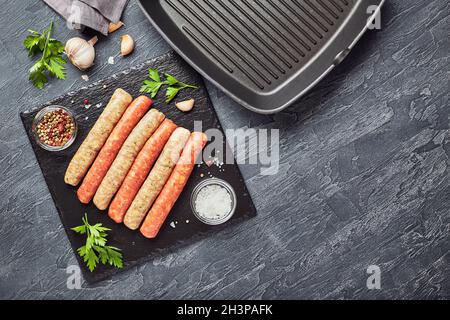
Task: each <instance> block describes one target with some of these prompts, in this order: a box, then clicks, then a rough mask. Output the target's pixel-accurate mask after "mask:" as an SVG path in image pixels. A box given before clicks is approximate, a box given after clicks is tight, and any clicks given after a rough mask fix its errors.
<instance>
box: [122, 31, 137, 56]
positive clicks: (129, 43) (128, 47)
mask: <svg viewBox="0 0 450 320" xmlns="http://www.w3.org/2000/svg"><path fill="white" fill-rule="evenodd" d="M121 40H122V42H121V44H120V53H121V54H122V56H127V55H129V54H130V53H131V52H133V50H134V40H133V38H132V37H131V36H130V35H129V34H126V35H123V36H122V37H121Z"/></svg>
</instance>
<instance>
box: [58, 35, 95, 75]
mask: <svg viewBox="0 0 450 320" xmlns="http://www.w3.org/2000/svg"><path fill="white" fill-rule="evenodd" d="M97 41H98V38H97V37H94V38H92V39H91V40H89V41H86V40H84V39H82V38H79V37H75V38H72V39H69V40H68V41H67V43H66V47H65V49H64V51H65V52H66V54H67V57H68V58H69V60H70V62H72V64H73V65H74V66H75V67H77V68H78V69H80V70H86V69H88V68H89V67H91V66H92V64H93V63H94V59H95V49H94V44H95V43H96V42H97Z"/></svg>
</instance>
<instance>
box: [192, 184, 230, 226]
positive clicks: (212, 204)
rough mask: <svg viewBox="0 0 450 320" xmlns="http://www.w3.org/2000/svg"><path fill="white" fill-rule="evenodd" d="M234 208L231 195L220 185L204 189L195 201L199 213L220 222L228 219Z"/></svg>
mask: <svg viewBox="0 0 450 320" xmlns="http://www.w3.org/2000/svg"><path fill="white" fill-rule="evenodd" d="M231 206H232V199H231V196H230V193H229V192H228V191H227V189H225V188H224V187H222V186H220V185H216V184H213V185H209V186H206V187H203V188H202V189H201V190H200V191H199V193H198V195H197V198H196V199H195V210H196V211H197V213H198V214H199V215H200V216H202V217H204V218H206V219H209V220H219V219H222V218H224V217H226V216H227V215H228V214H229V213H230V211H231Z"/></svg>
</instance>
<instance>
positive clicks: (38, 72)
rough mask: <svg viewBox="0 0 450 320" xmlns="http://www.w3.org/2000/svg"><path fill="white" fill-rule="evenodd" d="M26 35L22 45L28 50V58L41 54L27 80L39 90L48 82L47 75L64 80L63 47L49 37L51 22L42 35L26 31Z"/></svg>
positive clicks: (64, 61) (51, 29)
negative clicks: (27, 33)
mask: <svg viewBox="0 0 450 320" xmlns="http://www.w3.org/2000/svg"><path fill="white" fill-rule="evenodd" d="M28 32H29V33H30V35H28V36H27V37H26V38H25V40H24V42H23V45H24V46H25V48H26V49H27V50H28V55H29V56H30V57H32V56H34V55H36V54H38V53H42V57H41V59H39V60H38V61H37V62H36V63H35V64H34V65H33V66H32V67H31V68H30V75H29V77H28V78H29V80H30V81H31V82H32V83H33V84H34V85H35V86H36V87H37V88H39V89H42V88H44V86H45V84H46V83H47V82H48V78H47V74H48V75H50V76H53V77H56V78H58V79H65V78H66V71H65V67H64V66H65V64H66V60H65V59H64V58H63V57H62V53H63V52H64V45H63V44H62V43H61V42H60V41H58V40H56V39H53V38H52V37H51V35H52V32H53V21H52V22H51V23H50V26H49V27H48V28H47V29H46V30H45V31H44V32H42V33H39V32H37V31H34V30H28Z"/></svg>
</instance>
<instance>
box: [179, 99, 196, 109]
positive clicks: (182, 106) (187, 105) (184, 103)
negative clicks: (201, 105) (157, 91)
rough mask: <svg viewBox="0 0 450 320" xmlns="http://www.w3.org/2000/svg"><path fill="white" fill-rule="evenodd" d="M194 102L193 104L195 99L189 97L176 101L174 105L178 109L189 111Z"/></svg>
mask: <svg viewBox="0 0 450 320" xmlns="http://www.w3.org/2000/svg"><path fill="white" fill-rule="evenodd" d="M194 104H195V100H194V99H190V100H186V101H181V102H177V103H175V106H176V107H177V108H178V109H179V110H180V111H183V112H189V111H191V110H192V108H194Z"/></svg>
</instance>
